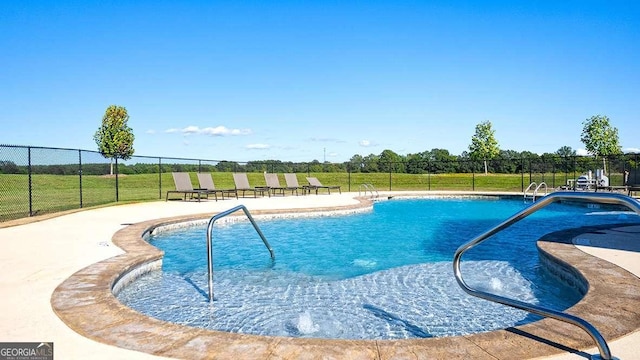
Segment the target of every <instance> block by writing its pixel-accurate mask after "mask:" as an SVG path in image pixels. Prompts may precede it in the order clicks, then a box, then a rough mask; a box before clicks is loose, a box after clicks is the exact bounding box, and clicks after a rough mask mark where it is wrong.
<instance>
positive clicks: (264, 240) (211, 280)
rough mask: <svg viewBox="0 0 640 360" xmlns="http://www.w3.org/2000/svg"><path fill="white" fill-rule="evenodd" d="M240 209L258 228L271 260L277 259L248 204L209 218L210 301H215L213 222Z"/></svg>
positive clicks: (255, 227)
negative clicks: (247, 206)
mask: <svg viewBox="0 0 640 360" xmlns="http://www.w3.org/2000/svg"><path fill="white" fill-rule="evenodd" d="M238 210H242V211H244V214H245V215H247V218H248V219H249V221H250V222H251V224H252V225H253V228H254V229H256V232H257V233H258V235H260V238H261V239H262V242H263V243H264V245H265V246H266V247H267V249H268V250H269V254H270V255H271V260H273V259H275V255H274V254H273V249H272V248H271V245H269V242H268V241H267V238H266V237H264V234H263V233H262V231H261V230H260V228H259V227H258V224H256V222H255V220H253V216H251V213H249V210H248V209H247V208H246V206H244V205H238V206H236V207H234V208H231V209H229V210H226V211H223V212H221V213H219V214H216V215H214V216H212V217H211V219H210V220H209V225H207V264H208V267H209V302H213V244H212V235H211V232H212V231H213V223H215V222H216V220H218V219H220V218H223V217H225V216H228V215H231V214H233V213H234V212H236V211H238Z"/></svg>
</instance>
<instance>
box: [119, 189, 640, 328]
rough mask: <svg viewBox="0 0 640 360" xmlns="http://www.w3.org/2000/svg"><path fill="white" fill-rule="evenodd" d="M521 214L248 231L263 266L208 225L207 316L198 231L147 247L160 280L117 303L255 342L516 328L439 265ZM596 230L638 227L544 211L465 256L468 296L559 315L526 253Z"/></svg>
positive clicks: (227, 228)
mask: <svg viewBox="0 0 640 360" xmlns="http://www.w3.org/2000/svg"><path fill="white" fill-rule="evenodd" d="M523 207H524V205H523V204H522V201H521V200H520V201H505V200H500V201H495V200H469V199H448V200H402V201H400V200H397V201H395V200H394V201H388V202H380V203H377V204H376V205H375V207H374V210H373V211H372V212H370V213H366V214H359V215H351V216H341V217H329V218H320V219H291V220H273V221H264V220H263V221H259V225H260V227H261V228H262V230H263V232H264V233H265V235H266V236H267V238H268V239H269V241H270V242H271V245H272V246H273V248H274V250H275V252H276V261H275V263H274V264H272V263H271V262H270V260H269V256H268V252H267V251H266V250H265V248H264V245H263V244H262V243H261V241H260V240H259V238H257V235H256V234H255V232H253V229H250V228H249V225H248V223H237V224H229V225H224V226H219V227H218V226H217V227H216V229H215V230H214V232H215V244H214V257H215V260H214V263H215V270H216V272H215V281H214V282H215V286H216V294H217V295H216V298H217V301H216V302H215V303H214V306H213V307H209V305H208V302H207V295H206V293H205V291H206V290H204V289H206V287H207V283H206V250H205V249H206V243H205V240H204V228H200V229H195V228H191V229H186V230H180V231H176V232H170V233H165V234H163V235H162V236H158V237H156V238H154V239H152V240H151V243H152V244H154V245H155V246H158V247H160V248H162V249H163V250H165V251H166V255H165V260H164V265H163V268H164V269H163V272H152V273H150V274H148V275H146V276H143V277H141V278H139V279H137V280H136V281H135V282H134V283H132V284H131V285H129V286H128V287H126V288H125V289H123V290H122V291H121V292H120V293H119V294H118V298H119V299H120V300H121V301H122V302H123V303H125V304H127V305H128V306H130V307H132V308H134V309H136V310H138V311H141V312H143V313H145V314H148V315H151V316H154V317H157V318H160V319H163V320H168V321H173V322H177V323H180V324H187V325H191V326H199V327H204V328H210V329H218V330H224V331H235V332H242V333H254V334H261V335H281V336H302V337H305V336H306V337H327V338H350V339H396V338H424V337H433V336H450V335H461V334H467V333H473V332H480V331H490V330H494V329H498V328H504V327H508V326H513V325H518V324H522V323H526V322H528V321H532V320H535V317H533V316H530V315H528V314H527V313H523V312H521V311H518V310H515V309H511V308H506V307H504V306H501V305H497V304H492V303H488V302H486V301H483V300H480V299H476V298H471V297H469V296H467V295H466V294H464V293H463V292H462V291H461V290H460V289H459V288H458V286H457V284H456V283H455V280H454V278H453V275H452V272H451V263H450V261H451V257H452V255H453V252H454V251H455V249H456V248H457V246H459V245H460V244H461V243H463V242H466V241H468V240H469V239H470V238H472V237H473V236H475V235H477V234H478V233H480V232H482V231H484V230H486V229H488V228H489V227H491V226H493V225H495V224H496V223H498V222H500V221H502V220H504V219H505V218H506V217H508V216H510V215H512V214H513V213H515V212H517V211H518V210H520V209H522V208H523ZM463 214H467V215H468V216H463ZM596 221H597V222H598V223H605V222H614V223H620V222H633V221H637V217H636V216H630V215H627V214H626V213H621V212H611V211H598V210H597V209H588V208H587V209H585V208H583V207H576V206H566V205H557V206H555V205H554V206H550V207H549V209H548V210H544V211H540V212H539V213H536V214H535V215H532V216H531V217H530V218H527V219H525V220H523V221H522V222H521V223H519V224H518V225H515V226H513V227H512V228H510V229H509V230H507V231H505V232H504V233H501V234H500V235H499V236H496V237H495V239H491V240H490V241H488V242H487V244H486V245H487V246H484V245H485V244H483V246H480V247H478V249H477V250H476V249H474V250H473V251H471V252H470V253H469V256H467V257H466V258H465V260H466V262H465V263H464V264H463V269H464V271H465V273H466V274H470V275H471V276H469V283H471V284H476V285H475V286H476V287H485V288H486V287H490V288H491V289H492V290H493V291H497V292H499V293H502V294H504V295H505V296H509V297H513V298H517V299H520V300H523V301H527V302H532V303H536V302H538V301H539V302H542V303H544V304H545V305H547V306H549V304H550V303H552V304H553V307H554V308H558V309H563V308H566V307H568V306H571V305H572V304H573V303H575V302H576V301H578V300H579V298H580V296H581V295H580V294H579V293H578V292H577V291H576V290H575V289H571V288H568V287H564V286H558V284H557V283H556V282H555V281H554V279H553V278H552V277H550V276H549V274H547V273H546V271H544V269H543V268H541V267H540V266H539V264H538V261H537V250H536V248H535V246H534V243H535V241H536V240H537V239H538V238H539V237H540V236H542V235H543V234H545V233H548V232H550V231H554V230H557V229H562V228H567V227H577V226H581V225H584V224H590V225H592V224H594V222H596ZM166 235H175V236H176V237H173V238H172V237H167V236H166ZM337 235H342V236H337ZM178 238H179V239H180V240H177V239H178ZM514 244H515V245H517V246H513V245H514ZM506 245H508V246H506ZM176 250H177V251H176ZM302 258H306V259H307V260H306V261H302V260H301V259H302ZM166 294H171V295H172V296H171V297H169V298H167V297H165V296H163V295H166Z"/></svg>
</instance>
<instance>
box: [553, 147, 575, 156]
mask: <svg viewBox="0 0 640 360" xmlns="http://www.w3.org/2000/svg"><path fill="white" fill-rule="evenodd" d="M555 154H556V155H558V156H561V157H573V156H576V151H575V150H573V149H572V148H571V146H563V147H561V148H559V149H558V150H556V152H555Z"/></svg>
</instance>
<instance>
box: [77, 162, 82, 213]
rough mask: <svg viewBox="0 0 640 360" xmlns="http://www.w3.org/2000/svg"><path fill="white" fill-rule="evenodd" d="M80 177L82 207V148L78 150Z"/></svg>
mask: <svg viewBox="0 0 640 360" xmlns="http://www.w3.org/2000/svg"><path fill="white" fill-rule="evenodd" d="M78 178H79V181H80V208H82V150H78Z"/></svg>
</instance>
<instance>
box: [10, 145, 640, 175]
mask: <svg viewBox="0 0 640 360" xmlns="http://www.w3.org/2000/svg"><path fill="white" fill-rule="evenodd" d="M132 160H133V161H135V160H136V157H133V158H132ZM140 160H142V158H140ZM637 160H638V156H637V155H633V154H630V155H617V156H609V157H608V163H609V164H610V165H609V167H610V169H611V171H618V172H622V171H623V169H629V168H636V167H637V166H638V164H637ZM185 161H186V160H179V161H178V160H176V159H165V158H144V161H141V162H137V163H133V164H132V163H130V162H131V161H130V162H129V163H120V162H119V163H118V166H117V168H116V170H117V172H118V173H119V174H125V175H134V174H157V173H159V172H160V168H162V172H163V173H168V172H264V171H266V172H273V173H288V172H293V173H308V172H312V173H318V172H350V173H405V174H446V173H482V172H484V171H485V167H486V169H487V171H489V172H492V173H502V174H519V173H523V172H525V173H528V172H532V173H549V172H564V173H570V172H578V173H583V172H586V171H589V170H592V171H593V170H595V169H598V168H602V163H601V162H600V161H601V160H599V159H596V158H595V157H592V156H577V155H575V152H574V151H573V150H571V148H569V147H563V148H560V149H559V150H558V151H557V152H556V153H548V154H542V155H538V154H535V153H532V152H529V151H523V152H517V151H513V150H500V151H499V153H498V155H497V156H496V157H494V158H493V159H491V160H487V161H486V162H485V161H484V160H478V159H473V158H472V157H471V156H470V155H469V153H467V152H463V153H462V154H461V155H453V154H451V153H449V151H448V150H446V149H432V150H429V151H423V152H420V153H417V154H409V155H399V154H397V153H395V152H393V151H391V150H384V151H382V153H380V154H379V155H375V154H370V155H367V156H362V155H354V156H353V157H352V158H351V159H350V160H349V161H345V162H342V163H330V162H320V161H318V160H313V161H311V162H289V161H280V160H264V161H249V162H246V163H244V162H235V161H219V162H216V161H212V160H189V162H185ZM29 172H31V174H51V175H78V174H80V173H82V174H83V175H106V174H110V173H111V165H110V164H109V163H82V164H79V163H70V164H55V165H31V166H27V165H17V164H16V163H14V162H12V161H8V160H0V173H2V174H28V173H29Z"/></svg>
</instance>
